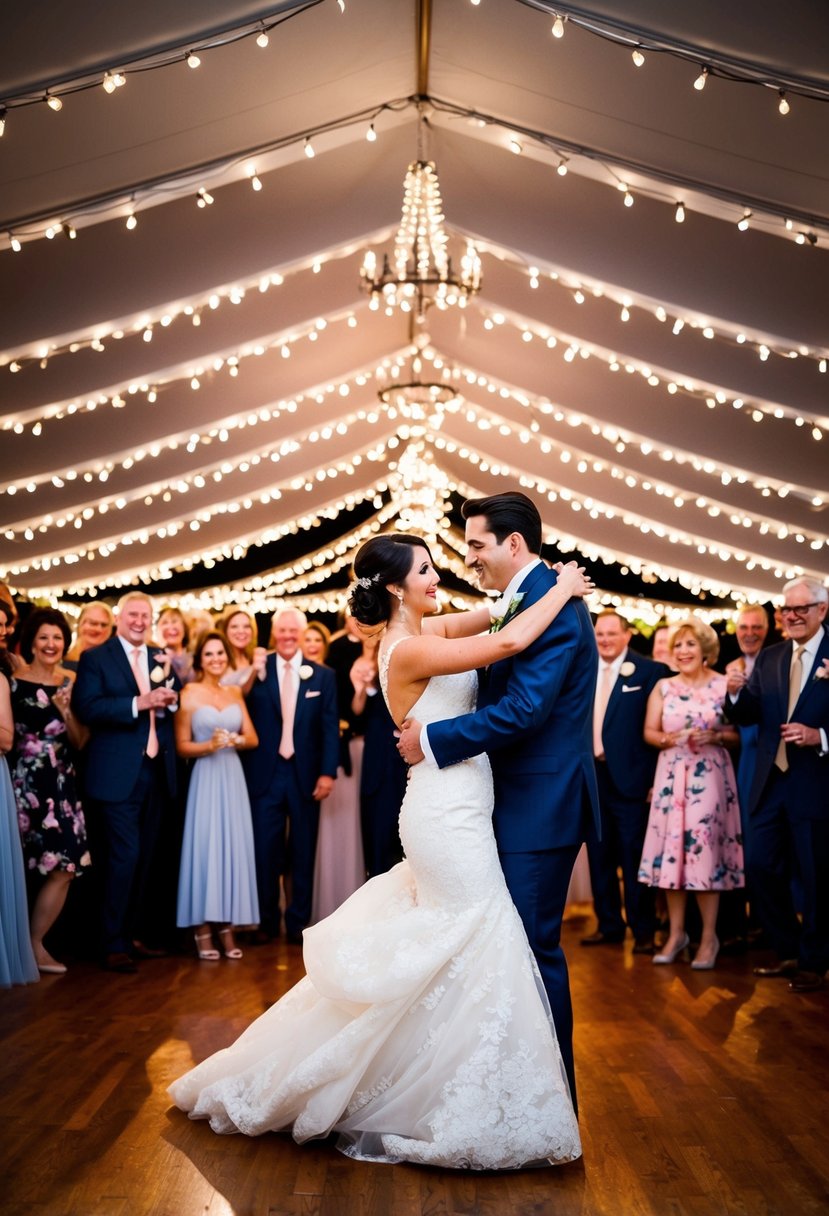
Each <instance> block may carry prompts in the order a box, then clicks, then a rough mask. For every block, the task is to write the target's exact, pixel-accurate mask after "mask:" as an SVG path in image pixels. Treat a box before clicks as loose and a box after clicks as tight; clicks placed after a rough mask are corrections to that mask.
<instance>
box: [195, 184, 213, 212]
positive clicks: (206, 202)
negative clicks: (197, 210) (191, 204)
mask: <svg viewBox="0 0 829 1216" xmlns="http://www.w3.org/2000/svg"><path fill="white" fill-rule="evenodd" d="M212 202H213V195H212V194H208V192H207V191H206V190H205V188H204V186H201V187H200V189H199V196H198V198H197V199H196V204H197V205H198V206H199V207H209V206H210V204H211V203H212Z"/></svg>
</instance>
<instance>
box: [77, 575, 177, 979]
mask: <svg viewBox="0 0 829 1216" xmlns="http://www.w3.org/2000/svg"><path fill="white" fill-rule="evenodd" d="M152 619H153V610H152V604H151V602H150V600H149V598H148V597H147V596H145V595H144V594H142V593H141V592H130V593H129V594H127V595H125V596H124V597H123V599H122V600H121V602H120V604H119V605H118V612H117V627H116V633H115V636H114V637H112V638H110V639H109V641H108V642H104V643H103V645H102V646H96V647H94V648H93V649H91V650H85V651H84V652H83V654H82V655H81V658H80V663H79V664H78V676H77V680H76V681H75V688H74V691H73V693H72V705H73V708H74V710H75V712H76V713H77V715H78V717H79V718H80V719H81V721H82V722H84V723H86V725H87V726H88V727H89V729H90V739H89V747H88V749H87V762H86V791H87V793H88V795H89V797H90V799H91V800H92V802H93V804H94V807H93V809H94V812H96V816H95V817H96V818H97V819H98V821H99V823H100V827H101V831H102V836H103V846H104V853H105V860H104V906H103V950H104V967H105V969H106V970H107V971H116V972H125V973H129V972H134V971H135V963H134V956H136V955H137V956H139V957H142V956H152V955H153V954H156V953H159V951H154V950H153V949H152V947H151V946H148V945H147V944H146V941H144V940H142V939H144V938H145V937H146V929H147V926H148V923H149V924H151V923H152V918H151V917H150V916H149V915H148V906H147V905H148V899H147V897H148V890H147V885H148V884H147V879H148V875H149V871H150V868H151V866H152V863H153V851H154V848H155V844H156V840H157V837H158V830H159V824H160V819H161V815H162V814H163V812H164V809H165V807H169V806H170V805H171V804H172V801H173V799H174V797H175V793H176V750H175V740H174V737H173V714H172V711H173V710H174V708H175V707H176V704H177V702H178V694H179V691H180V687H181V686H180V684H179V681H178V678H177V676H176V674H175V672H174V671H172V670H171V668H170V664H169V662H168V659H167V655H166V654H165V653H164V651H158V650H156V649H153V648H151V647H149V646H147V645H146V642H145V638H146V637H147V634H148V633H149V630H150V626H151V625H152Z"/></svg>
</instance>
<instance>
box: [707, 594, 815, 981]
mask: <svg viewBox="0 0 829 1216" xmlns="http://www.w3.org/2000/svg"><path fill="white" fill-rule="evenodd" d="M783 593H784V604H783V607H782V608H781V610H780V613H781V617H782V620H783V624H784V626H785V628H786V632H787V633H788V635H789V640H788V641H786V642H781V643H779V645H776V646H769V647H768V649H766V650H762V651H761V652H760V654H759V655H758V656H757V661H756V663H755V665H754V671H753V672H752V674H751V678H750V679H749V680H748V681H746V677H745V673H744V672H741V671H739V670H735V669H729V672H728V691H729V696H728V697H727V698H726V702H725V706H724V708H725V712H726V715H727V716H728V717H729V718H730V719H731V720H732V721H733V722H736V723H737V724H738V725H741V726H742V725H744V724H746V723H752V722H756V723H757V726H758V739H757V759H756V764H755V768H754V780H753V782H752V785H751V792H750V794H749V802H748V808H747V811H748V817H749V820H750V824H751V828H750V831H749V832H748V833H747V839H748V848H747V852H746V874H747V878H748V881H749V884H750V890H751V899H752V905H753V907H754V909H755V910H756V912H757V915H758V917H759V919H760V922H761V923H762V925H763V928H764V929H765V931H766V933H767V935H768V937H769V939H770V940H771V942H772V945H773V946H774V949H775V951H776V953H777V959H778V961H777V962H776V963H775V964H774V965H772V966H770V967H756V968H755V974H757V975H762V976H790V977H791V983H790V984H789V987H790V988H791V989H792V991H793V992H810V991H812V990H814V989H816V988H820V987H822V985H823V982H824V976H825V974H826V971H827V969H829V739H827V732H829V634H827V633H826V630H825V628H824V621H825V619H826V611H827V603H829V591H827V589H826V587H824V586H823V584H822V583H820V582H818V581H817V580H816V579H810V578H798V579H794V580H792V581H791V582H789V583H787V584H786V586H785V587H784V588H783ZM793 865H794V867H795V871H793V868H792V867H793ZM793 872H796V873H797V874H798V877H799V878H800V883H801V890H802V898H803V916H802V923H801V922H800V921H798V917H797V915H796V913H795V908H794V903H793V900H792V891H791V880H792V876H793Z"/></svg>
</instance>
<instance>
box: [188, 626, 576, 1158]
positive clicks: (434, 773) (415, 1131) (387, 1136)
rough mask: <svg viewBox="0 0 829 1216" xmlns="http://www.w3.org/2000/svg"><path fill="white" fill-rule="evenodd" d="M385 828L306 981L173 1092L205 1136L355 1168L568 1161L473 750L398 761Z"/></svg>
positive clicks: (317, 928) (466, 706)
mask: <svg viewBox="0 0 829 1216" xmlns="http://www.w3.org/2000/svg"><path fill="white" fill-rule="evenodd" d="M396 644H397V643H395V645H396ZM393 649H394V646H392V647H390V648H389V651H388V653H387V654H386V655H385V656H384V660H383V661H382V663H381V682H382V685H383V689H384V692H385V688H386V677H387V672H388V662H389V659H390V658H391V652H392V650H393ZM476 683H477V677H476V675H475V673H474V672H471V673H467V674H463V675H457V676H440V677H435V678H433V679H432V680H431V681H430V683H429V684H428V686H427V688H426V689H425V691H424V693H423V694H422V696H421V697H420V698H419V700H418V702H417V704H416V705H415V706H414V707H413V709H412V711H411V713H412V717H416V718H417V719H418V720H420V721H421V722H424V723H428V722H433V721H437V720H438V719H442V718H450V717H454V716H456V715H458V714H463V713H467V712H468V711H469V710H470V709H473V708H474V705H475V695H476ZM400 835H401V839H402V841H403V845H404V848H405V852H406V860H405V861H402V862H400V864H399V865H397V866H395V867H394V869H392V870H390V871H389V872H388V873H387V874H381V875H379V876H378V877H377V878H373V879H371V881H369V882H368V883H366V885H365V886H363V887H361V888H360V889H359V890H358V891H357V892H355V894H354V895H352V896H351V897H350V898H349V899H348V900H347V901H346V902H345V903H344V904H343V905H342V906H341V907H340V908H338V909H337V911H336V912H334V913H333V914H332V915H331V916H329V917H328V918H327V919H326V920H323V921H321V922H320V923H319V924H317V925H314V926H313V927H312V928H310V929H307V930H306V931H305V937H304V962H305V968H306V972H307V975H306V977H305V978H304V979H302V980H300V982H299V983H298V984H297V985H296V986H295V987H294V988H292V989H291V991H290V992H288V993H287V994H286V995H285V996H284V997H282V999H281V1000H280V1001H278V1002H277V1003H276V1004H275V1005H274V1006H272V1008H270V1009H269V1010H267V1011H266V1012H265V1013H263V1014H262V1016H261V1017H259V1018H257V1020H256V1021H255V1022H254V1023H253V1025H252V1026H250V1027H249V1028H248V1029H247V1030H246V1031H245V1032H244V1033H243V1034H242V1035H241V1037H240V1038H239V1039H237V1040H236V1042H235V1043H234V1044H233V1045H232V1046H231V1047H228V1048H226V1049H225V1050H223V1051H219V1052H217V1053H216V1054H215V1055H213V1056H211V1057H210V1058H209V1059H207V1060H205V1061H204V1062H203V1063H202V1064H199V1065H197V1066H196V1067H195V1068H194V1069H192V1071H190V1072H188V1073H186V1074H185V1075H184V1076H183V1077H181V1078H180V1079H179V1080H178V1081H176V1082H174V1084H173V1085H171V1086H170V1090H169V1092H170V1094H171V1095H172V1098H173V1101H174V1102H175V1103H176V1105H177V1106H179V1107H181V1109H182V1110H185V1111H187V1112H188V1113H189V1115H190V1117H191V1118H193V1119H209V1120H210V1126H211V1127H212V1128H213V1130H214V1131H216V1132H236V1131H240V1132H244V1133H245V1134H246V1135H249V1136H255V1135H259V1134H260V1133H262V1132H266V1131H278V1130H280V1129H285V1130H291V1132H292V1134H293V1136H294V1139H295V1140H297V1141H300V1142H302V1141H304V1140H308V1139H310V1138H312V1137H319V1136H325V1135H327V1134H328V1133H329V1132H331V1131H335V1132H337V1133H338V1134H339V1140H338V1147H339V1148H340V1149H341V1150H342V1151H343V1152H345V1153H346V1154H348V1156H350V1157H355V1158H358V1159H360V1160H366V1161H386V1162H398V1161H414V1162H420V1163H425V1164H429V1165H436V1166H449V1167H455V1168H465V1169H514V1168H518V1167H519V1166H526V1165H547V1164H555V1163H558V1162H562V1161H571V1160H573V1159H574V1158H576V1157H578V1156H580V1154H581V1144H580V1141H579V1132H578V1125H577V1122H576V1118H575V1115H574V1113H573V1107H572V1103H571V1101H570V1094H569V1090H568V1086H567V1081H566V1078H565V1074H564V1069H563V1067H562V1063H561V1054H560V1052H559V1047H558V1040H557V1038H556V1033H555V1029H554V1027H553V1023H552V1018H551V1016H550V1008H549V1004H548V1002H547V997H546V994H545V992H544V989H543V987H542V984H541V980H540V977H539V974H538V969H537V967H536V964H535V960H534V958H533V956H532V954H531V952H530V949H529V946H528V944H527V939H526V936H525V933H524V929H523V926H522V924H521V921H520V918H519V916H518V913H517V912H516V910H515V907H514V905H513V903H512V900H511V899H510V896H509V893H508V891H507V888H506V885H505V883H504V878H503V875H502V873H501V868H500V866H499V864H498V854H497V851H496V847H495V839H494V836H493V833H492V776H491V772H490V768H489V761H488V760H487V759H486V757H485V756H478V757H476V758H475V759H473V760H467V761H465V762H464V763H462V764H458V765H455V766H453V767H451V768H447V769H443V770H437V769H435V768H434V767H431V766H427V765H426V764H419V765H417V766H416V767H415V768H413V769H412V773H411V779H410V781H409V785H408V790H407V793H406V797H405V799H404V801H403V806H402V808H401V812H400Z"/></svg>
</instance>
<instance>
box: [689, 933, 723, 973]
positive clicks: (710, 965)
mask: <svg viewBox="0 0 829 1216" xmlns="http://www.w3.org/2000/svg"><path fill="white" fill-rule="evenodd" d="M719 952H720V943H719V939H718V938H716V937H715V938H714V953H713V954H712V955H711V957H710V958H709V959H708V961H707V962H702V963H701V962H700V961H699V953H697V957H696V958H695V959H694V961H693V962H692V963H691V970H692V971H713V970H714V966H715V964H716V962H717V955H718V954H719Z"/></svg>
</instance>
